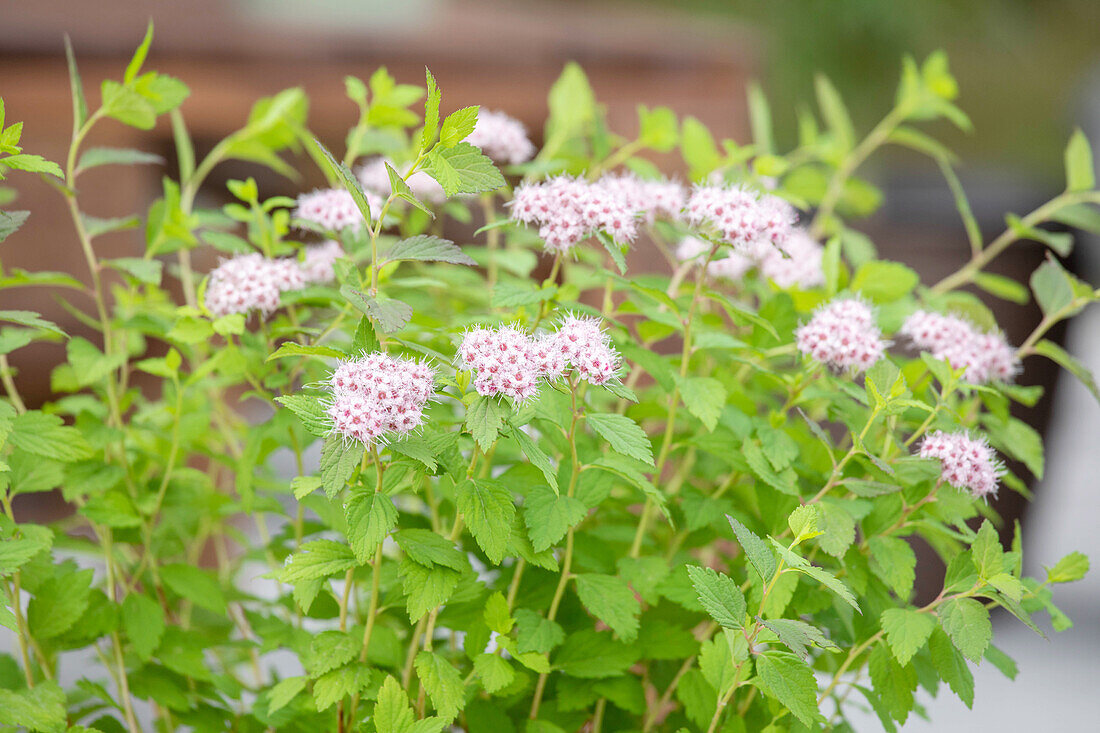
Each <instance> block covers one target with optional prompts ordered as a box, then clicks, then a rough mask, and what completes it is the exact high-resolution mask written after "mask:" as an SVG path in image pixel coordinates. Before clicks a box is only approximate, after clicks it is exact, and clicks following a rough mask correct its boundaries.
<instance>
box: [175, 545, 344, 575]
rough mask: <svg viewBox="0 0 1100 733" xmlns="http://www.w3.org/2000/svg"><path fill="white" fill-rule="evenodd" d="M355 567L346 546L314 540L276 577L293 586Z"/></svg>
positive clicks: (291, 557) (297, 553)
mask: <svg viewBox="0 0 1100 733" xmlns="http://www.w3.org/2000/svg"><path fill="white" fill-rule="evenodd" d="M355 565H356V562H355V555H354V554H353V553H352V551H351V548H350V547H348V546H347V545H342V544H340V543H339V542H333V541H332V540H314V541H312V542H307V543H305V544H304V545H302V548H301V549H300V550H298V551H297V552H295V553H294V554H293V555H291V556H290V559H289V562H288V563H287V564H286V566H285V567H283V568H282V569H281V570H279V571H278V572H277V573H276V576H277V577H278V578H279V580H281V581H282V582H284V583H289V584H291V585H293V584H296V583H299V582H301V581H303V580H318V579H321V578H327V577H330V576H333V575H338V574H340V573H343V572H345V571H347V570H349V569H350V568H353V567H355ZM196 569H197V568H196Z"/></svg>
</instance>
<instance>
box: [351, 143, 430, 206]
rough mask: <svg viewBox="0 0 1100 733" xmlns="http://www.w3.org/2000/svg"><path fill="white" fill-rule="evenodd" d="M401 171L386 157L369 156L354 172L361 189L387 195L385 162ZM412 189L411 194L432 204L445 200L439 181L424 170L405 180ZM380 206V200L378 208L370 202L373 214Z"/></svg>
mask: <svg viewBox="0 0 1100 733" xmlns="http://www.w3.org/2000/svg"><path fill="white" fill-rule="evenodd" d="M387 163H389V164H390V166H391V167H392V168H393V169H394V170H396V171H398V172H401V170H402V169H401V168H399V167H398V166H396V165H394V162H393V161H392V160H390V159H388V158H381V157H378V158H371V159H370V160H368V161H367V162H366V163H364V164H363V165H362V166H360V168H359V170H358V171H357V172H356V175H358V177H359V182H360V183H361V184H363V190H364V191H367V192H368V193H371V194H375V195H376V196H382V197H385V196H389V195H390V174H389V173H387V172H386V164H387ZM405 183H407V184H408V185H409V188H410V189H412V192H413V195H414V196H416V197H417V198H418V199H420V200H421V201H427V202H428V203H432V204H440V203H443V202H444V201H446V200H447V194H446V193H444V192H443V187H442V186H440V185H439V183H438V182H437V181H436V180H435V179H434V178H432V177H431V176H429V175H428V174H427V173H425V172H424V171H417V172H416V173H413V174H412V175H411V176H409V177H408V179H407V180H406V181H405ZM381 208H382V200H381V199H379V200H378V209H375V206H374V204H373V203H371V213H372V214H373V215H375V216H377V214H375V213H374V212H375V211H379V210H381Z"/></svg>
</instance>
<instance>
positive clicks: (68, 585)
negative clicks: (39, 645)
mask: <svg viewBox="0 0 1100 733" xmlns="http://www.w3.org/2000/svg"><path fill="white" fill-rule="evenodd" d="M91 582H92V570H91V569H90V568H89V569H86V570H79V571H76V572H68V573H64V574H59V575H55V576H53V577H52V578H50V579H49V580H47V581H46V582H45V583H43V584H42V585H41V586H39V587H38V589H37V590H36V591H35V594H34V598H32V599H31V602H30V603H29V604H27V625H28V626H29V628H30V632H31V634H33V635H34V637H35V638H36V639H52V638H54V637H56V636H60V635H61V634H64V633H65V632H66V631H68V630H69V629H71V628H72V626H73V624H75V623H76V622H77V621H78V620H79V619H80V617H81V616H83V615H84V611H85V610H87V608H88V601H89V595H90V594H91Z"/></svg>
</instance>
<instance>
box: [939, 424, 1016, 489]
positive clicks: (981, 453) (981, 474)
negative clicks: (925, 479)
mask: <svg viewBox="0 0 1100 733" xmlns="http://www.w3.org/2000/svg"><path fill="white" fill-rule="evenodd" d="M920 456H921V458H937V459H939V461H940V464H941V472H940V479H941V480H942V481H946V482H947V483H949V484H951V485H952V486H954V487H955V488H956V489H965V490H967V491H969V492H970V493H971V494H973V495H974V496H976V497H978V498H985V497H987V496H991V495H995V494H996V493H997V478H998V477H999V476H1000V475H1001V474H1002V473H1004V468H1003V466H1002V465H1001V463H1000V461H998V460H997V456H996V453H994V452H993V449H992V448H990V447H989V443H987V442H986V441H985V439H984V438H971V437H970V436H969V435H968V434H967V433H966V432H958V433H944V432H942V431H939V430H937V431H935V432H933V433H929V434H928V435H927V436H926V437H925V438H924V440H923V441H922V442H921V447H920Z"/></svg>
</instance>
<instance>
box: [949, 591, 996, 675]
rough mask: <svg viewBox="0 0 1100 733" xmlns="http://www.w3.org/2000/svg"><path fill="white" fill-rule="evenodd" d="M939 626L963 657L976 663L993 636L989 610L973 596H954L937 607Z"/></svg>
mask: <svg viewBox="0 0 1100 733" xmlns="http://www.w3.org/2000/svg"><path fill="white" fill-rule="evenodd" d="M938 613H939V617H940V626H942V627H943V630H944V631H945V632H946V633H947V635H948V636H949V637H951V641H952V642H953V643H954V644H955V648H957V649H958V650H959V651H960V652H961V653H962V655H963V656H964V657H966V658H967V659H969V660H970V661H972V662H974V663H975V664H977V663H978V662H980V661H981V659H982V654H983V653H984V652H985V650H986V647H988V646H989V640H990V639H991V638H993V627H992V625H991V624H990V623H989V611H987V610H986V608H985V606H983V605H982V604H981V602H979V601H976V600H974V599H973V598H954V599H952V600H950V601H948V602H947V603H945V604H943V605H942V606H940V607H939V611H938Z"/></svg>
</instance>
